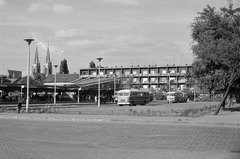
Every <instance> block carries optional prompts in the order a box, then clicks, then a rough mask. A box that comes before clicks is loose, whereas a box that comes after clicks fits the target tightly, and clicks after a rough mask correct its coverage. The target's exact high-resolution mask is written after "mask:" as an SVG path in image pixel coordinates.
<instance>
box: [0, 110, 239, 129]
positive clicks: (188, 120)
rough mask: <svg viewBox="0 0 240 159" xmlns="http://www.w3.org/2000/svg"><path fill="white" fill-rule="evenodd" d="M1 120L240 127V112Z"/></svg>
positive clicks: (41, 116) (11, 115)
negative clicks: (200, 114) (198, 114)
mask: <svg viewBox="0 0 240 159" xmlns="http://www.w3.org/2000/svg"><path fill="white" fill-rule="evenodd" d="M0 119H22V120H24V119H25V120H26V119H28V120H52V121H73V122H78V121H92V122H126V123H127V122H131V123H160V124H195V125H198V124H199V125H210V126H211V125H217V126H237V127H240V112H230V111H220V112H219V114H218V115H213V114H209V115H205V116H202V117H144V116H118V115H70V114H43V113H42V114H36V113H20V114H17V113H0Z"/></svg>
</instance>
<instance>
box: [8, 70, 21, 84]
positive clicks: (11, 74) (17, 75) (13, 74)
mask: <svg viewBox="0 0 240 159" xmlns="http://www.w3.org/2000/svg"><path fill="white" fill-rule="evenodd" d="M6 76H7V79H8V80H9V81H11V83H17V82H18V81H19V80H20V79H21V78H22V71H16V70H7V73H6Z"/></svg>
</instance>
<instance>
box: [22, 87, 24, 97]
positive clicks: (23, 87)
mask: <svg viewBox="0 0 240 159" xmlns="http://www.w3.org/2000/svg"><path fill="white" fill-rule="evenodd" d="M23 88H24V86H23V85H22V86H21V97H22V94H23V93H22V89H23Z"/></svg>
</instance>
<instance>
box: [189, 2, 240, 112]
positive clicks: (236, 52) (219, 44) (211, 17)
mask: <svg viewBox="0 0 240 159" xmlns="http://www.w3.org/2000/svg"><path fill="white" fill-rule="evenodd" d="M228 2H229V4H228V8H226V7H223V8H221V9H220V11H216V10H215V8H212V7H210V6H209V5H208V6H207V7H206V8H204V9H203V12H200V13H198V15H199V16H198V17H196V18H195V19H194V22H193V23H192V24H191V30H192V33H191V37H192V39H193V43H192V50H193V54H194V55H195V59H194V63H193V74H194V77H195V78H196V80H198V82H199V83H200V84H202V85H207V86H208V89H209V90H211V92H213V91H214V92H221V93H223V94H224V96H223V98H222V100H221V102H220V105H219V107H218V109H217V110H216V112H215V114H216V115H217V114H218V113H219V111H220V109H221V108H222V107H224V106H225V101H226V98H227V96H228V94H229V92H230V90H231V89H232V87H233V86H234V84H235V82H236V80H237V79H238V78H239V77H240V8H236V9H233V4H232V2H231V0H230V1H228Z"/></svg>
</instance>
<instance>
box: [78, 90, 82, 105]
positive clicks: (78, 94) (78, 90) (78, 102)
mask: <svg viewBox="0 0 240 159" xmlns="http://www.w3.org/2000/svg"><path fill="white" fill-rule="evenodd" d="M81 90H82V88H81V87H80V88H78V104H79V98H80V97H79V95H80V94H79V91H81Z"/></svg>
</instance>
